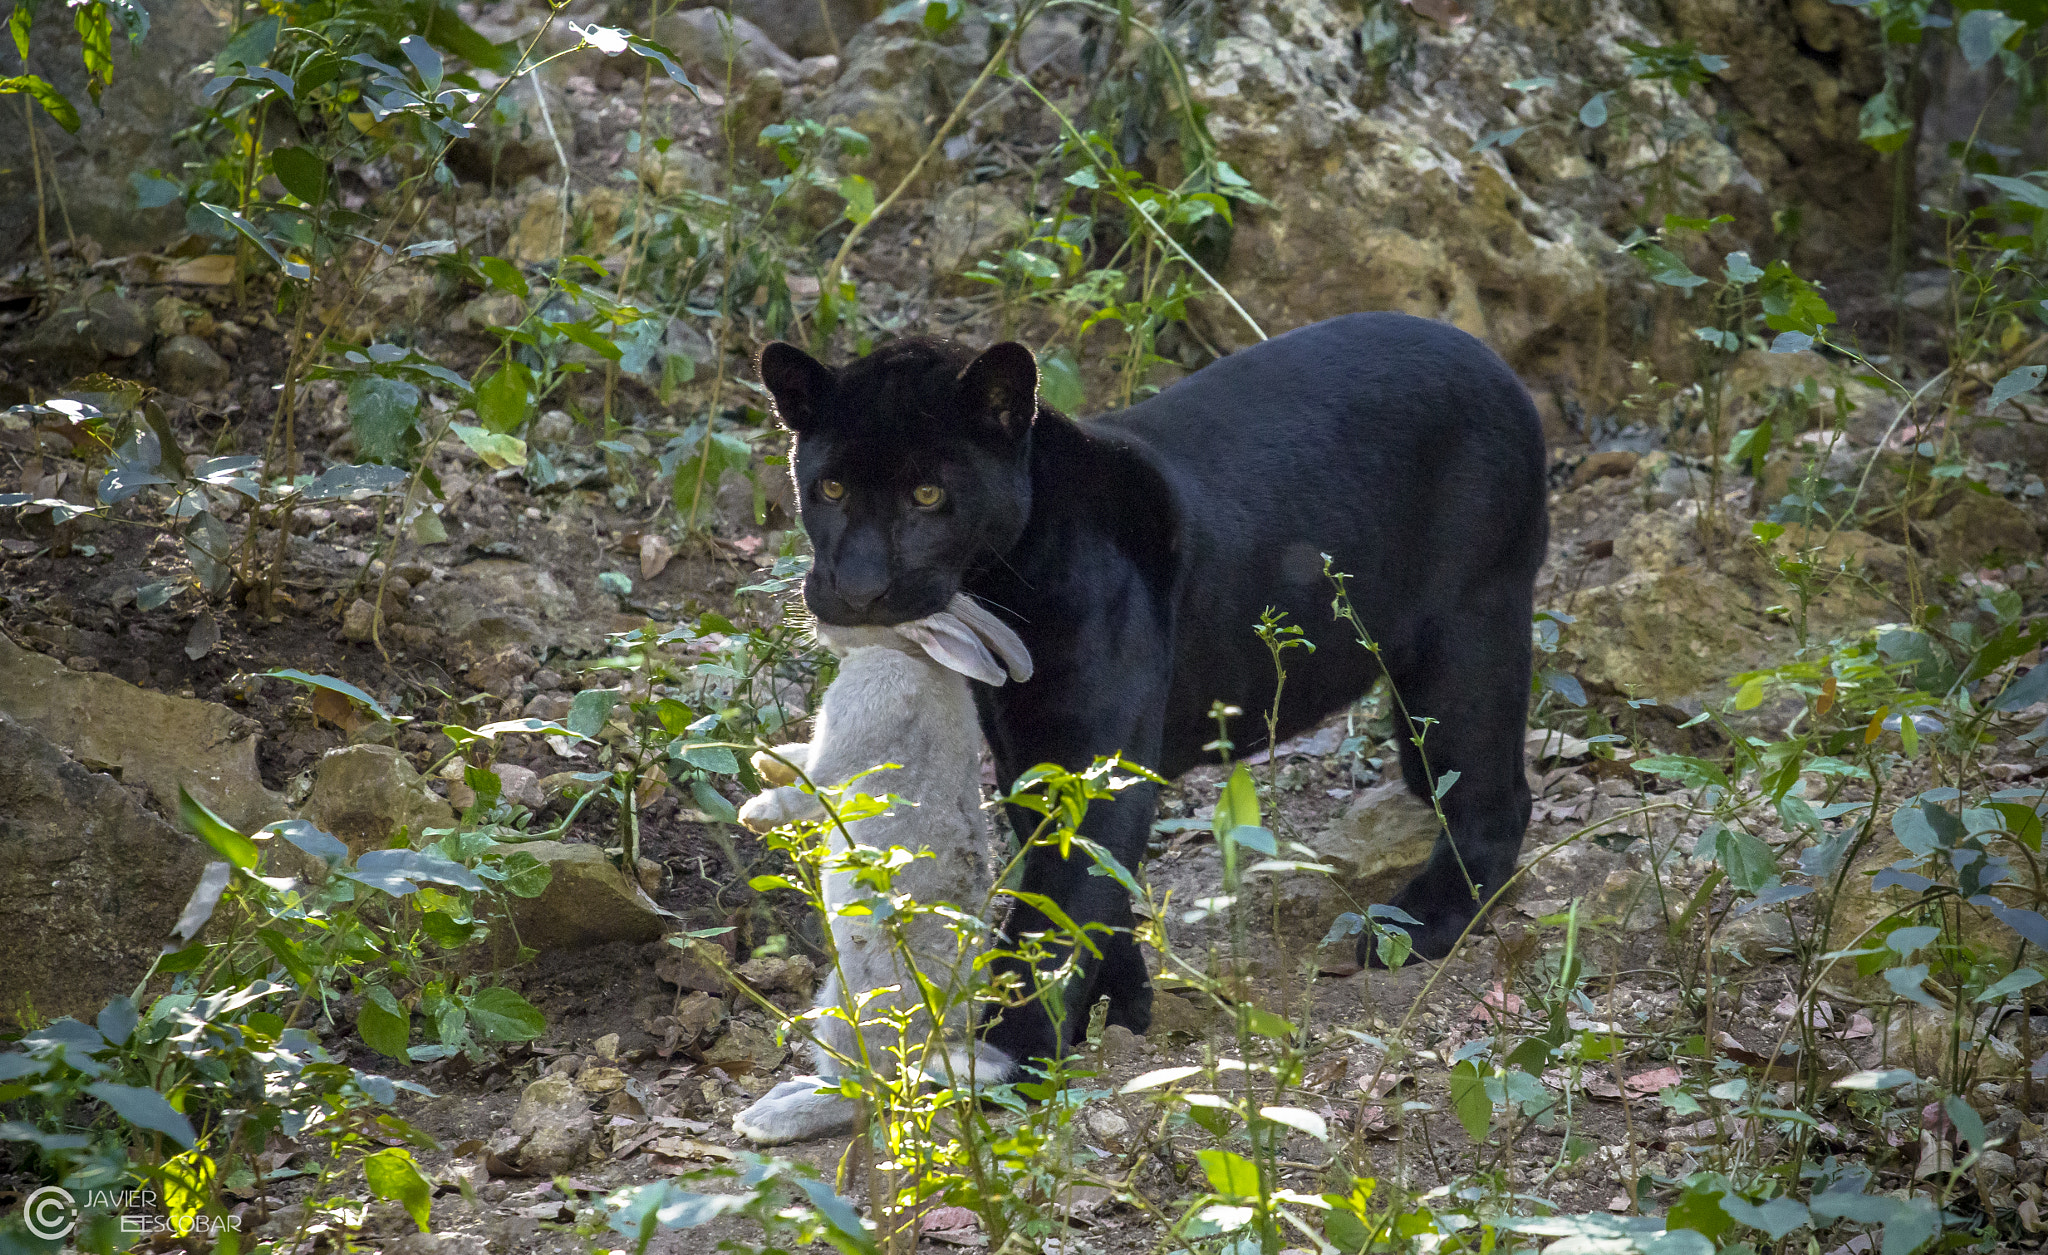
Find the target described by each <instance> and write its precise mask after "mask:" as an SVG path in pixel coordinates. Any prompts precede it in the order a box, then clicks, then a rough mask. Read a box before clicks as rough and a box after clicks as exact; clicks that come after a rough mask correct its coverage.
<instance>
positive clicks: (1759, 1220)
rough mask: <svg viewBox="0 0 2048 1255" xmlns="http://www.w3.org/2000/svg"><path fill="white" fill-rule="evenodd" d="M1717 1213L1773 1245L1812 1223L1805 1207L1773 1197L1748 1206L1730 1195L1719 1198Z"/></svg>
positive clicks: (1787, 1199)
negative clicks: (1760, 1232) (1765, 1237)
mask: <svg viewBox="0 0 2048 1255" xmlns="http://www.w3.org/2000/svg"><path fill="white" fill-rule="evenodd" d="M1721 1210H1723V1211H1725V1212H1727V1213H1728V1215H1729V1216H1731V1217H1733V1218H1734V1220H1735V1222H1736V1223H1737V1224H1745V1225H1748V1226H1749V1227H1750V1228H1752V1229H1761V1230H1763V1231H1764V1233H1765V1234H1766V1235H1768V1236H1769V1237H1770V1239H1771V1241H1773V1242H1776V1241H1778V1240H1779V1239H1780V1238H1783V1237H1784V1236H1785V1235H1786V1234H1788V1233H1790V1232H1792V1230H1794V1229H1797V1228H1798V1227H1799V1226H1801V1225H1803V1224H1808V1223H1810V1222H1811V1220H1812V1217H1811V1216H1809V1215H1808V1214H1807V1211H1806V1205H1805V1204H1804V1203H1801V1202H1799V1201H1798V1200H1797V1199H1791V1198H1774V1199H1771V1200H1769V1201H1768V1202H1763V1203H1752V1202H1750V1201H1749V1200H1747V1199H1745V1198H1743V1197H1742V1196H1741V1195H1739V1194H1735V1193H1732V1192H1731V1193H1728V1194H1724V1195H1722V1196H1721Z"/></svg>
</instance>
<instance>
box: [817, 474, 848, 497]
mask: <svg viewBox="0 0 2048 1255" xmlns="http://www.w3.org/2000/svg"><path fill="white" fill-rule="evenodd" d="M818 493H819V495H821V496H823V497H824V498H825V500H827V501H837V500H839V499H840V498H841V497H844V496H845V495H846V485H845V484H842V483H840V482H839V481H838V480H836V479H821V480H819V481H818Z"/></svg>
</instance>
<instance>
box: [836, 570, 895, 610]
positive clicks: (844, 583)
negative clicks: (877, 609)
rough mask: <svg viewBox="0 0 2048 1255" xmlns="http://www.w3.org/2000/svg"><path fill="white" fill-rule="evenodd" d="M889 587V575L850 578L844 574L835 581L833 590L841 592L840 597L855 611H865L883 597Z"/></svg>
mask: <svg viewBox="0 0 2048 1255" xmlns="http://www.w3.org/2000/svg"><path fill="white" fill-rule="evenodd" d="M888 588H889V581H888V579H887V577H886V576H881V575H879V574H877V575H872V576H853V577H850V578H849V577H847V576H843V575H842V576H841V577H840V578H839V579H837V580H834V581H833V590H834V591H835V592H837V593H838V594H839V599H840V600H841V601H843V602H845V603H846V605H847V608H848V609H850V610H852V611H854V612H855V613H860V612H863V611H865V610H866V609H867V608H868V607H869V606H872V605H874V604H875V602H876V601H878V600H880V599H881V596H882V594H883V593H884V592H887V591H888Z"/></svg>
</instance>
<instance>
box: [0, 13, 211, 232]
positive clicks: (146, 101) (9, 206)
mask: <svg viewBox="0 0 2048 1255" xmlns="http://www.w3.org/2000/svg"><path fill="white" fill-rule="evenodd" d="M147 7H148V10H149V34H148V36H147V37H146V38H145V39H143V40H142V42H141V43H130V42H129V41H128V40H127V39H125V38H123V37H122V36H121V34H120V33H119V32H120V24H119V22H118V21H116V23H115V31H116V34H115V36H114V41H113V47H112V48H111V49H109V52H110V54H111V59H112V61H113V82H112V83H111V84H110V85H109V86H108V87H107V89H106V90H105V91H104V92H103V93H102V94H101V96H100V101H99V107H98V108H94V107H93V104H92V100H91V98H90V97H89V96H88V95H87V94H86V91H85V71H84V67H83V65H82V64H81V61H80V58H79V55H78V44H77V43H76V42H73V41H74V40H75V39H76V36H70V37H69V38H63V39H60V38H54V37H53V35H54V33H55V32H56V31H57V30H58V29H63V30H65V31H66V32H67V34H68V31H69V27H70V23H69V22H68V21H65V20H62V19H60V18H59V17H58V16H57V15H56V14H55V13H54V12H53V13H51V14H48V15H39V16H40V20H39V21H38V22H37V29H36V36H35V38H33V39H32V40H30V45H29V47H30V50H29V58H28V66H27V72H28V73H31V74H38V75H41V76H42V77H43V78H44V79H46V80H48V81H49V82H51V83H53V84H54V85H55V86H56V88H57V89H58V90H59V91H61V92H63V93H64V94H65V95H67V96H69V97H70V98H71V100H72V102H73V103H74V104H75V105H76V106H77V108H78V114H79V117H80V119H81V121H82V125H80V126H79V128H78V130H77V132H76V133H72V134H67V133H65V132H64V131H63V130H61V129H59V128H58V127H56V126H55V125H53V124H51V123H50V121H49V119H48V118H46V117H44V116H42V111H41V110H40V109H38V110H37V111H36V112H37V118H36V139H37V142H38V145H39V147H40V148H41V149H42V152H43V155H44V159H45V160H47V161H49V162H51V163H52V164H53V165H54V166H55V167H56V177H57V182H58V184H59V185H60V188H61V191H62V195H63V204H62V207H61V208H62V212H63V214H64V215H67V216H68V217H69V220H70V224H71V227H72V229H74V230H76V231H77V232H78V234H79V235H81V236H91V237H92V238H93V239H95V240H98V241H99V242H100V244H101V245H102V246H104V247H105V249H106V251H107V253H108V254H109V255H116V256H118V255H120V254H123V253H129V252H134V251H136V250H142V249H153V248H156V247H159V246H161V245H164V244H168V243H170V242H171V241H173V240H175V239H177V238H178V237H179V236H181V235H183V234H184V233H185V206H184V204H183V202H182V201H175V200H174V201H172V202H171V203H170V204H167V205H164V206H161V207H159V208H155V209H143V208H141V207H139V206H138V205H137V204H136V197H135V190H134V188H133V187H132V186H131V185H130V184H129V182H128V178H129V176H130V175H131V174H135V173H138V172H141V171H146V170H149V169H151V168H152V167H155V168H158V169H162V170H167V171H171V172H173V173H176V172H177V171H178V170H179V162H180V161H181V159H182V158H183V156H184V154H183V153H182V152H181V151H180V150H179V149H178V147H177V146H176V141H175V140H174V138H173V137H174V136H176V135H177V133H178V132H179V131H181V130H182V129H184V128H185V127H186V126H187V125H189V124H190V123H191V122H192V121H193V120H195V119H196V118H197V117H198V115H199V107H200V103H201V102H200V99H199V91H200V89H201V88H202V87H204V86H205V80H204V78H203V77H198V76H194V75H193V74H192V72H191V71H192V67H193V66H195V65H198V64H199V63H200V62H202V61H206V60H208V59H209V58H211V57H212V56H213V55H214V54H215V53H217V52H218V51H220V49H221V47H222V45H223V44H224V43H225V42H226V40H227V26H226V21H225V20H224V15H222V14H219V13H216V11H215V10H213V9H212V8H210V7H209V6H208V5H207V4H206V3H205V0H152V3H150V4H149V5H148V6H147ZM45 23H48V25H45ZM8 56H9V58H10V59H9V62H8V65H9V67H10V68H9V70H8V71H7V72H8V73H10V74H12V73H15V72H17V71H15V70H14V69H13V68H12V67H13V66H15V65H17V64H19V63H18V62H15V61H13V60H12V56H13V54H12V52H10V53H9V54H8ZM20 103H21V102H20V101H19V100H10V101H8V102H7V104H8V108H7V110H6V113H7V121H6V122H5V123H4V124H0V170H6V171H8V172H9V173H8V176H7V177H6V178H5V179H0V240H6V241H7V242H8V247H9V248H10V249H11V248H13V247H14V246H15V245H16V243H17V242H18V241H23V240H32V239H34V238H35V216H36V185H35V180H34V179H33V178H31V177H29V176H28V174H27V171H28V169H29V150H28V128H27V127H25V126H23V125H22V124H21V112H20ZM45 195H46V197H47V196H49V189H48V187H47V182H46V189H45ZM47 208H48V212H49V219H50V223H51V229H52V232H53V233H55V232H57V231H60V230H61V229H62V227H63V225H64V222H65V217H63V216H60V214H59V209H60V207H59V205H58V204H57V203H56V201H55V199H54V198H53V197H52V198H50V199H49V200H48V203H47Z"/></svg>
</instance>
